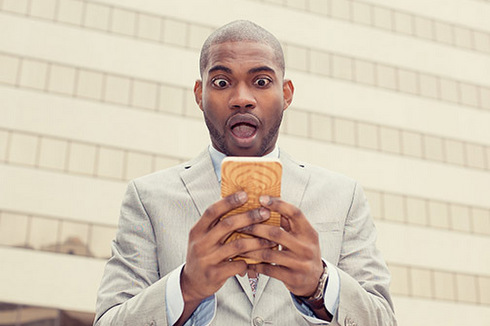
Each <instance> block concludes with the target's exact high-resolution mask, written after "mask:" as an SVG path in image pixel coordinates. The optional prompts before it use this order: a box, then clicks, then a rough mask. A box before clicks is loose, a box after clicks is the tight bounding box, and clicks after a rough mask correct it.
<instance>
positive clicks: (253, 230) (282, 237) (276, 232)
mask: <svg viewBox="0 0 490 326" xmlns="http://www.w3.org/2000/svg"><path fill="white" fill-rule="evenodd" d="M238 231H239V232H241V233H245V234H249V235H253V236H255V237H258V238H264V239H267V240H270V241H273V242H275V243H277V244H280V245H281V246H283V247H286V248H296V247H298V246H299V245H300V243H299V240H298V239H296V238H295V237H294V236H293V235H292V234H291V233H288V232H286V231H285V230H282V229H281V228H280V227H277V226H272V225H266V224H252V225H249V226H246V227H244V228H242V229H239V230H238Z"/></svg>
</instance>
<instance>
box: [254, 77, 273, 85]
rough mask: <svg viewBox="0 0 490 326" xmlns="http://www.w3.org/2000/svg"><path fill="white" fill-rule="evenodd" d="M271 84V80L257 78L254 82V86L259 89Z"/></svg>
mask: <svg viewBox="0 0 490 326" xmlns="http://www.w3.org/2000/svg"><path fill="white" fill-rule="evenodd" d="M270 83H271V80H270V79H269V78H257V79H256V80H255V81H254V84H255V85H257V86H259V87H267V85H269V84H270Z"/></svg>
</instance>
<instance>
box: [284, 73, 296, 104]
mask: <svg viewBox="0 0 490 326" xmlns="http://www.w3.org/2000/svg"><path fill="white" fill-rule="evenodd" d="M282 92H283V97H284V110H286V109H287V108H288V107H289V104H291V102H292V101H293V94H294V85H293V82H292V81H291V80H289V79H286V80H284V83H283V85H282Z"/></svg>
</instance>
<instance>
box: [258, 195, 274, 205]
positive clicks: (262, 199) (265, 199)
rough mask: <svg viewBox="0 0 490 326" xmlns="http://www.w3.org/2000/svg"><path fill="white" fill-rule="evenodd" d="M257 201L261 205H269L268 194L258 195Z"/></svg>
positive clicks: (269, 198)
mask: <svg viewBox="0 0 490 326" xmlns="http://www.w3.org/2000/svg"><path fill="white" fill-rule="evenodd" d="M259 201H260V203H261V204H262V205H264V206H267V205H270V202H271V197H270V196H267V195H266V196H260V198H259Z"/></svg>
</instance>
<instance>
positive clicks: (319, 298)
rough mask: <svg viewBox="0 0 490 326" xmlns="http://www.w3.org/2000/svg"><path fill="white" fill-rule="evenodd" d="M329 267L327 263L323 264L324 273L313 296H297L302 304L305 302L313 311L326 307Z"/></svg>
mask: <svg viewBox="0 0 490 326" xmlns="http://www.w3.org/2000/svg"><path fill="white" fill-rule="evenodd" d="M328 275H329V271H328V267H327V265H326V264H325V263H323V271H322V274H321V275H320V278H319V280H318V284H317V288H316V290H315V292H313V294H312V295H311V296H296V298H297V299H298V300H300V301H302V302H304V303H305V304H306V305H307V306H309V307H310V308H311V309H313V310H317V309H320V308H323V307H324V298H323V296H324V293H325V287H326V285H327V282H328Z"/></svg>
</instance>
